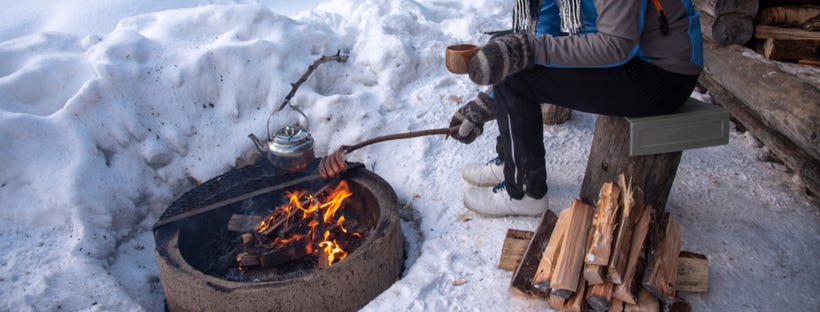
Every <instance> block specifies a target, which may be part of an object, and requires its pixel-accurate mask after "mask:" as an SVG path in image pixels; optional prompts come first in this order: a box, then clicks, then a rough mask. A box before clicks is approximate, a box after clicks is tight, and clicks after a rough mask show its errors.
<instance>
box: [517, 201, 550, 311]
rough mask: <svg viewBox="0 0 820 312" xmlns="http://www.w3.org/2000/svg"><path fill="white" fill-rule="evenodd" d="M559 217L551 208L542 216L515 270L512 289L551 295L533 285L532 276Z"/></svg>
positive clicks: (544, 295)
mask: <svg viewBox="0 0 820 312" xmlns="http://www.w3.org/2000/svg"><path fill="white" fill-rule="evenodd" d="M557 219H558V217H557V216H556V215H555V213H553V212H552V211H550V210H547V211H545V212H544V215H543V216H542V217H541V224H539V225H538V230H536V231H535V234H534V235H533V237H532V240H531V241H530V244H529V245H528V246H527V251H526V252H524V258H523V259H521V263H520V264H519V265H518V268H516V270H515V272H513V276H512V283H510V290H511V291H512V292H513V293H514V294H517V295H520V296H525V297H530V296H538V297H544V298H546V297H549V294H548V293H547V292H545V291H543V290H540V289H537V288H535V287H533V285H532V278H533V276H534V275H535V271H536V270H537V269H538V264H539V263H540V262H541V256H542V255H543V253H544V248H545V247H546V245H547V242H549V240H550V236H551V235H552V234H553V229H554V228H555V222H556V221H557Z"/></svg>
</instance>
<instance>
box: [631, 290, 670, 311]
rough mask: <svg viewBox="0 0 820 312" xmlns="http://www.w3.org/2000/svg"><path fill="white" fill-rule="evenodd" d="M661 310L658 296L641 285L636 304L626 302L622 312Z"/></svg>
mask: <svg viewBox="0 0 820 312" xmlns="http://www.w3.org/2000/svg"><path fill="white" fill-rule="evenodd" d="M660 310H661V305H660V303H659V302H658V298H655V296H653V295H652V294H650V293H649V291H647V290H646V288H643V287H641V290H640V292H639V293H638V302H637V304H626V305H625V306H624V312H658V311H660Z"/></svg>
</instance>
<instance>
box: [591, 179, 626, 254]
mask: <svg viewBox="0 0 820 312" xmlns="http://www.w3.org/2000/svg"><path fill="white" fill-rule="evenodd" d="M620 195H621V188H620V187H618V185H616V184H615V183H613V182H606V183H604V185H603V186H602V187H601V193H600V195H599V196H598V207H597V208H596V209H595V218H594V220H593V221H592V234H591V235H592V239H591V240H590V245H589V247H588V248H587V253H586V257H585V258H584V262H586V263H588V264H597V265H602V266H603V265H608V264H609V256H610V253H611V251H612V233H613V232H614V231H615V225H616V224H615V217H616V215H617V212H618V199H619V198H620Z"/></svg>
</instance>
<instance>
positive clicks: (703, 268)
mask: <svg viewBox="0 0 820 312" xmlns="http://www.w3.org/2000/svg"><path fill="white" fill-rule="evenodd" d="M675 289H677V291H684V292H697V293H704V292H706V291H707V290H708V289H709V260H708V259H706V256H704V255H700V254H696V253H692V252H687V251H681V252H680V255H679V256H678V278H677V279H676V280H675Z"/></svg>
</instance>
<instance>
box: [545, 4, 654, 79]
mask: <svg viewBox="0 0 820 312" xmlns="http://www.w3.org/2000/svg"><path fill="white" fill-rule="evenodd" d="M594 5H595V11H596V12H597V14H598V17H597V19H596V22H595V28H597V32H595V31H593V32H587V33H583V34H581V35H579V36H562V37H554V36H551V35H548V34H545V35H541V36H535V37H531V40H533V41H534V42H532V43H533V47H534V49H535V54H536V59H537V61H538V63H539V64H541V65H544V66H548V67H614V66H618V65H621V64H623V63H626V62H627V61H629V60H630V59H631V58H632V57H633V56H634V55H635V54H636V53H637V51H638V44H639V42H640V36H641V26H642V19H643V14H644V9H645V6H646V1H645V0H641V1H613V0H595V1H594ZM587 20H589V17H585V18H584V21H585V22H586V21H587ZM585 27H589V26H588V25H587V26H585Z"/></svg>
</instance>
